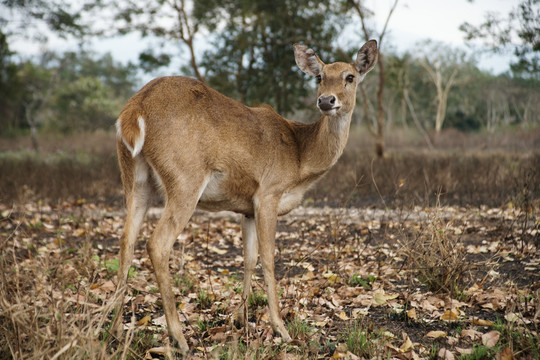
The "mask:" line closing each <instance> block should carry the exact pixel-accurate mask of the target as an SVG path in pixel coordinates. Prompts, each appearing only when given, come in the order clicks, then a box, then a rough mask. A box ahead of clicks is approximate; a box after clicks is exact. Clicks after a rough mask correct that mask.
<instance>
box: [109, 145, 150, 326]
mask: <svg viewBox="0 0 540 360" xmlns="http://www.w3.org/2000/svg"><path fill="white" fill-rule="evenodd" d="M129 160H131V163H130V164H129V165H127V166H126V167H125V169H127V170H131V171H132V173H131V174H129V175H128V174H125V175H124V174H123V182H124V189H125V194H126V205H127V217H126V222H125V225H124V231H123V234H122V236H121V238H120V260H119V268H118V284H117V286H116V305H115V315H114V321H113V324H112V330H113V331H114V332H115V333H116V334H117V336H121V335H122V320H123V316H122V308H123V306H124V297H125V294H126V287H127V278H128V274H129V268H130V266H131V262H132V261H133V253H134V250H135V242H136V240H137V236H138V234H139V230H140V228H141V225H142V222H143V220H144V217H145V215H146V212H147V210H148V207H149V205H150V200H151V198H152V195H153V188H152V184H151V182H150V181H151V179H150V167H149V166H148V164H147V163H146V161H145V160H144V158H143V157H142V156H141V155H138V156H137V157H135V158H134V159H129Z"/></svg>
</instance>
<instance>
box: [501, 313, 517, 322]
mask: <svg viewBox="0 0 540 360" xmlns="http://www.w3.org/2000/svg"><path fill="white" fill-rule="evenodd" d="M504 318H505V319H506V321H508V322H516V321H518V320H519V315H518V314H516V313H508V314H506V315H504Z"/></svg>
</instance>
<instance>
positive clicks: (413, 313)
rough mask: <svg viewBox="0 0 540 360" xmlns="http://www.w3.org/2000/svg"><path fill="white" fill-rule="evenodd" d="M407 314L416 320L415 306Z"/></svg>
mask: <svg viewBox="0 0 540 360" xmlns="http://www.w3.org/2000/svg"><path fill="white" fill-rule="evenodd" d="M407 316H408V317H409V319H413V320H416V310H415V309H414V308H412V309H410V310H409V311H407Z"/></svg>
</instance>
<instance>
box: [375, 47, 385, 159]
mask: <svg viewBox="0 0 540 360" xmlns="http://www.w3.org/2000/svg"><path fill="white" fill-rule="evenodd" d="M377 64H378V65H379V88H378V89H377V138H376V142H375V154H377V156H378V157H380V158H382V157H384V137H383V131H384V104H383V92H384V66H383V61H382V55H381V54H380V53H379V56H378V58H377Z"/></svg>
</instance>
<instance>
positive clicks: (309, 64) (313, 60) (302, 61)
mask: <svg viewBox="0 0 540 360" xmlns="http://www.w3.org/2000/svg"><path fill="white" fill-rule="evenodd" d="M294 59H295V60H296V65H298V67H299V68H300V70H302V71H303V72H305V73H306V74H308V75H311V76H317V75H319V73H320V72H321V70H322V68H323V66H324V63H323V62H322V61H321V59H319V58H318V57H317V55H316V54H315V51H313V50H312V49H310V48H308V47H307V46H306V45H301V44H294Z"/></svg>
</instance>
